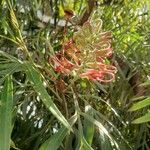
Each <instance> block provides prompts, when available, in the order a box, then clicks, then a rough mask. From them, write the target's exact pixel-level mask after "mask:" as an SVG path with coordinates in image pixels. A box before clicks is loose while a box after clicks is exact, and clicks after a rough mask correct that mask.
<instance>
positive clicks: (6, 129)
mask: <svg viewBox="0 0 150 150" xmlns="http://www.w3.org/2000/svg"><path fill="white" fill-rule="evenodd" d="M12 107H13V83H12V79H11V77H10V76H8V77H7V78H6V80H5V83H4V87H3V89H2V92H1V93H0V150H10V145H11V131H12Z"/></svg>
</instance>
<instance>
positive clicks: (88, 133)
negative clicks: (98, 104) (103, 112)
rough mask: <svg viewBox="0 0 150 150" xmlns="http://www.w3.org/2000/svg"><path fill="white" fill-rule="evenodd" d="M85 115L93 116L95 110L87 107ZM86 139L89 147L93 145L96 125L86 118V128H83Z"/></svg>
mask: <svg viewBox="0 0 150 150" xmlns="http://www.w3.org/2000/svg"><path fill="white" fill-rule="evenodd" d="M85 113H86V114H87V115H90V116H93V110H92V107H91V106H90V105H86V106H85ZM83 132H84V138H85V140H86V141H87V142H88V144H89V145H91V144H92V141H93V135H94V124H93V123H91V122H90V121H89V120H87V119H86V118H84V126H83Z"/></svg>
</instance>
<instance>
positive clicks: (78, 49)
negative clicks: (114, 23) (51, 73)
mask: <svg viewBox="0 0 150 150" xmlns="http://www.w3.org/2000/svg"><path fill="white" fill-rule="evenodd" d="M101 26H102V21H101V20H98V21H96V22H95V21H93V20H90V21H88V22H86V23H85V24H84V25H83V26H82V27H81V28H80V29H79V30H78V31H77V32H76V33H75V34H74V36H73V37H72V38H71V39H70V40H68V41H66V42H64V44H63V46H62V50H61V51H60V52H59V53H57V54H55V56H52V57H51V61H52V62H53V67H54V69H55V71H57V72H60V73H63V74H66V75H67V74H71V73H72V71H75V72H76V74H77V75H78V76H80V77H81V78H87V79H89V80H97V81H100V82H111V81H112V80H114V78H115V73H116V71H117V70H116V68H115V67H114V66H112V65H110V64H108V63H107V64H106V60H107V58H109V57H110V56H111V55H112V48H111V32H101ZM107 62H108V61H107Z"/></svg>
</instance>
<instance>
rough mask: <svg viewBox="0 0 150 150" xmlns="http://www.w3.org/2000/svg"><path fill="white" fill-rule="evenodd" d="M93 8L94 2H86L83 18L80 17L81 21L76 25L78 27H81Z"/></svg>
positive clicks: (91, 0) (93, 0)
mask: <svg viewBox="0 0 150 150" xmlns="http://www.w3.org/2000/svg"><path fill="white" fill-rule="evenodd" d="M94 6H95V0H88V6H87V9H86V11H85V12H84V14H83V16H82V17H81V19H80V20H79V22H78V23H77V24H78V25H80V26H82V25H83V24H84V23H85V22H86V21H87V20H88V18H89V17H90V15H91V13H92V11H93V9H94Z"/></svg>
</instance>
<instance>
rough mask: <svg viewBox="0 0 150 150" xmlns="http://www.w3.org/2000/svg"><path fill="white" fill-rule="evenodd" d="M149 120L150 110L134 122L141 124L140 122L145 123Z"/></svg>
mask: <svg viewBox="0 0 150 150" xmlns="http://www.w3.org/2000/svg"><path fill="white" fill-rule="evenodd" d="M149 121H150V112H148V113H147V114H145V115H144V116H142V117H140V118H137V119H135V120H133V121H132V123H135V124H139V123H145V122H149Z"/></svg>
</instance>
